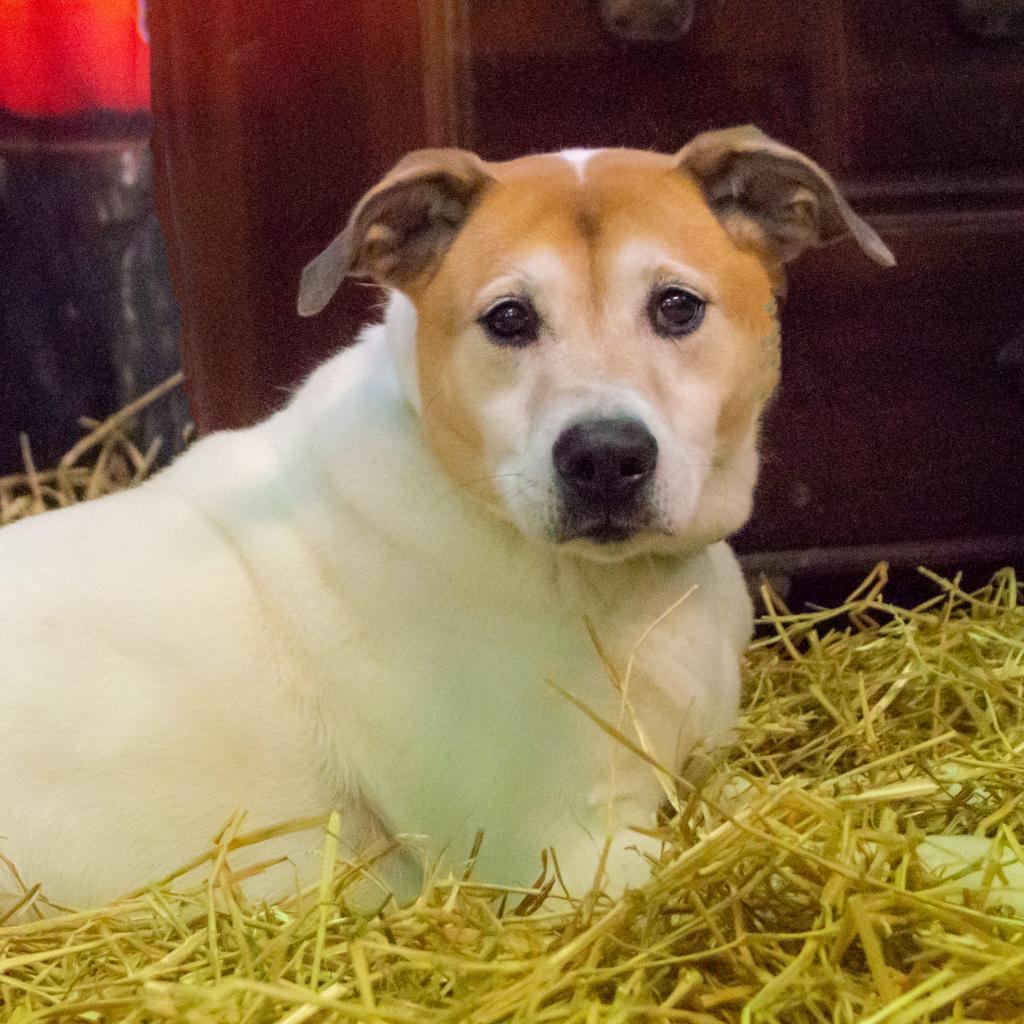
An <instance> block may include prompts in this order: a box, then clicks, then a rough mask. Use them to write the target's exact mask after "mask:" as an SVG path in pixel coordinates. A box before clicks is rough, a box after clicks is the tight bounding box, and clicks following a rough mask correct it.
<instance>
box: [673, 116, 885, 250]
mask: <svg viewBox="0 0 1024 1024" xmlns="http://www.w3.org/2000/svg"><path fill="white" fill-rule="evenodd" d="M676 156H677V159H678V160H679V166H680V168H681V169H683V170H685V171H687V172H688V173H689V174H691V175H692V176H693V177H694V178H695V179H696V181H697V183H698V184H699V185H700V187H701V189H702V190H703V192H704V196H705V198H706V199H707V202H708V205H709V206H710V207H711V209H712V210H713V211H714V213H715V215H716V216H717V217H718V219H719V220H720V221H721V222H722V224H723V226H724V227H725V229H726V230H727V231H728V232H729V233H730V234H731V235H732V236H733V238H734V239H736V241H737V242H742V243H744V244H749V243H753V244H755V245H757V246H758V247H759V248H761V249H762V250H765V251H766V252H767V253H768V255H770V256H771V257H773V258H774V259H775V260H776V261H778V263H780V264H781V263H788V262H789V261H790V260H792V259H795V258H796V257H797V256H799V255H800V253H802V252H803V251H804V249H806V248H808V247H810V246H817V245H826V244H827V243H829V242H833V241H836V240H837V239H840V238H843V237H845V236H846V235H852V236H853V238H854V239H855V240H856V242H857V244H858V245H859V246H860V247H861V249H863V250H864V252H865V253H866V254H867V255H868V256H870V257H871V259H873V260H874V261H875V262H876V263H880V264H882V266H885V267H891V266H893V265H894V264H895V263H896V260H895V258H894V257H893V254H892V253H891V252H890V251H889V249H888V247H887V246H886V244H885V243H884V242H883V241H882V240H881V238H879V237H878V235H877V234H876V233H875V231H874V229H873V228H871V227H870V226H869V225H868V224H866V223H865V222H864V221H862V220H861V219H860V217H858V216H857V214H855V213H854V212H853V210H851V209H850V206H849V204H848V203H847V202H846V200H845V199H844V198H843V197H842V195H840V193H839V189H838V188H837V186H836V183H835V182H834V181H833V180H832V178H831V177H830V176H829V175H828V173H827V172H826V171H824V170H823V169H822V168H821V167H819V166H818V165H817V164H816V163H815V162H814V161H813V160H811V159H809V158H808V157H806V156H804V155H803V153H799V152H797V151H796V150H795V149H790V148H789V147H788V146H784V145H782V143H781V142H776V141H775V140H774V139H772V138H769V137H768V136H767V135H765V133H764V132H762V131H761V130H760V129H759V128H755V127H754V126H753V125H744V126H742V127H739V128H726V129H724V130H722V131H713V132H704V133H703V134H701V135H698V136H697V137H696V138H694V139H693V140H692V141H690V142H689V143H687V145H685V146H684V147H683V148H682V149H681V150H680V151H679V152H678V153H677V154H676Z"/></svg>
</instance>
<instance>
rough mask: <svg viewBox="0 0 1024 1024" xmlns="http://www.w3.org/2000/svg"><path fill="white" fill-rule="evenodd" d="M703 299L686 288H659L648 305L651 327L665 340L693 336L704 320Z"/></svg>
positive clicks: (674, 286)
mask: <svg viewBox="0 0 1024 1024" xmlns="http://www.w3.org/2000/svg"><path fill="white" fill-rule="evenodd" d="M704 308H705V303H704V300H703V299H702V298H700V297H699V296H697V295H694V294H693V292H688V291H687V290H686V289H685V288H679V287H677V286H676V285H670V286H669V287H668V288H659V289H658V290H657V291H655V293H654V294H653V295H652V296H651V301H650V302H649V303H648V304H647V315H648V317H649V318H650V321H651V326H652V327H653V328H654V330H655V331H656V332H657V333H658V334H660V335H661V336H662V337H663V338H681V337H682V336H683V335H685V334H692V333H693V332H694V331H695V330H697V328H698V327H700V325H701V321H702V320H703V319H704Z"/></svg>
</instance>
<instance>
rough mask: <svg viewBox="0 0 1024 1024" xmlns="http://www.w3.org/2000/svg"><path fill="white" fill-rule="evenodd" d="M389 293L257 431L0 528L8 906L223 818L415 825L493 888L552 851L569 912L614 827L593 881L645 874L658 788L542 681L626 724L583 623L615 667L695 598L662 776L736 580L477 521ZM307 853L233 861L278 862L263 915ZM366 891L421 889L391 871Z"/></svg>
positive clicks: (728, 652)
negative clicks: (479, 835) (428, 410)
mask: <svg viewBox="0 0 1024 1024" xmlns="http://www.w3.org/2000/svg"><path fill="white" fill-rule="evenodd" d="M402 302H404V300H399V305H398V306H393V307H392V313H391V315H389V317H388V319H387V322H386V324H385V325H382V326H377V327H372V328H370V329H368V330H367V331H366V332H365V334H364V337H363V340H362V341H361V342H360V343H359V344H357V345H356V346H355V347H353V348H351V349H349V350H347V351H344V352H342V353H341V354H339V355H337V356H335V357H334V358H333V359H331V360H330V361H328V362H327V363H325V364H324V365H323V366H322V367H321V368H320V369H319V370H317V371H316V372H315V373H314V374H313V375H312V377H311V378H310V379H309V380H308V381H307V382H306V384H305V385H304V386H303V387H301V388H300V389H299V390H298V391H297V393H296V394H295V395H294V397H293V399H292V401H291V402H290V404H289V405H288V406H287V407H286V408H284V409H283V410H282V411H281V412H279V413H278V414H276V415H274V416H272V417H271V418H270V419H268V420H266V421H265V422H263V423H261V424H259V425H258V426H256V427H253V428H252V429H249V430H243V431H237V432H231V433H221V434H216V435H213V436H211V437H209V438H207V439H205V440H202V441H200V442H198V443H197V444H196V445H195V446H194V447H193V448H192V449H191V450H190V451H189V452H187V453H186V454H185V455H184V456H183V457H181V458H180V459H179V460H178V461H176V462H175V463H174V464H173V465H172V466H171V467H170V468H169V469H167V470H165V471H164V472H161V473H160V474H158V475H157V476H156V477H155V478H154V479H152V480H151V481H150V482H148V483H146V484H144V485H143V486H141V487H139V488H138V489H136V490H133V491H129V492H126V493H123V494H119V495H116V496H113V497H108V498H103V499H100V500H98V501H95V502H91V503H88V504H84V505H80V506H77V507H73V508H70V509H67V510H63V511H59V512H54V513H50V514H47V515H45V516H42V517H39V518H36V519H30V520H27V521H24V522H22V523H18V524H16V525H14V526H11V527H7V528H5V529H3V530H2V531H0V575H2V578H3V586H2V587H0V780H2V784H0V853H3V855H4V856H5V857H7V858H9V859H10V860H11V861H12V862H13V863H14V864H15V865H16V866H17V868H18V870H19V872H20V875H21V878H22V880H23V881H24V882H25V883H26V884H29V885H31V884H33V883H34V882H37V881H39V882H42V883H43V885H44V887H45V891H46V892H47V894H48V895H49V896H50V897H51V898H52V899H54V900H56V901H59V902H62V903H66V904H72V905H84V904H97V903H99V902H101V901H103V900H106V899H108V898H110V897H114V896H117V895H118V894H120V893H123V892H124V891H126V890H130V889H132V888H134V887H137V886H141V885H144V884H146V883H147V882H150V881H152V880H154V879H157V878H159V877H161V876H163V875H164V874H166V873H167V872H169V871H171V870H172V869H174V868H175V867H177V866H178V865H179V864H181V863H183V862H185V861H186V860H188V859H189V858H190V857H191V856H193V855H194V854H196V853H197V852H198V851H201V850H202V849H204V848H205V847H206V845H207V844H208V843H209V841H210V839H211V837H213V836H214V834H215V833H216V832H217V831H218V830H219V829H220V828H221V826H222V825H223V824H224V823H225V821H226V820H227V819H228V817H229V816H230V815H231V814H232V812H234V811H235V810H237V809H244V810H245V811H246V812H247V815H248V816H247V819H246V826H245V827H246V829H255V828H259V827H262V826H266V825H269V824H272V823H274V822H277V821H280V820H288V819H294V818H297V817H302V816H307V815H317V814H326V813H327V812H329V811H330V810H332V809H338V810H340V812H341V821H342V831H343V839H344V842H345V844H346V848H347V849H350V850H352V849H359V848H361V847H363V846H365V844H366V843H367V842H368V841H369V840H370V839H372V838H373V837H374V836H375V835H378V834H380V833H382V832H383V833H387V834H391V833H398V834H406V833H409V834H413V835H415V836H417V837H420V838H418V839H416V840H415V843H414V845H416V846H418V847H420V848H422V849H423V850H424V851H425V853H426V855H427V858H428V860H429V861H430V862H431V863H434V862H439V863H441V864H442V865H451V866H458V865H459V863H460V862H461V861H462V860H463V859H464V858H465V857H466V856H467V855H468V854H469V852H470V848H471V845H472V840H473V837H474V835H475V833H476V832H477V830H478V829H483V830H484V831H485V833H486V839H485V842H484V847H483V854H482V856H481V859H480V861H479V863H478V865H477V870H476V875H477V877H481V878H484V879H487V880H490V881H495V882H501V883H508V884H518V885H525V884H528V883H530V882H531V881H533V879H534V878H535V877H536V875H537V873H538V871H539V865H540V860H539V852H540V850H541V848H543V847H546V846H554V847H556V848H557V851H558V855H559V861H560V864H561V867H562V871H563V874H564V875H565V877H566V879H567V881H568V882H569V884H570V887H572V888H574V889H575V890H576V891H577V892H579V891H582V890H583V889H585V888H586V887H587V886H588V885H589V883H590V880H591V878H592V876H593V872H594V869H595V866H596V863H597V857H598V852H599V850H600V848H601V845H602V842H603V839H604V836H605V835H606V834H608V833H610V834H611V835H612V837H613V845H612V848H611V854H610V858H609V865H608V866H609V873H610V875H611V878H612V883H613V885H618V886H621V885H623V884H627V883H630V882H635V881H638V880H640V879H642V878H643V877H644V875H645V873H646V866H645V863H644V861H643V859H642V858H641V856H640V855H639V854H638V853H637V852H635V851H634V850H631V849H630V847H632V846H633V845H639V846H643V847H648V848H649V847H650V846H651V845H652V841H651V840H649V839H645V838H644V837H642V836H639V835H638V834H636V833H634V832H632V831H630V830H629V828H628V827H627V826H629V825H633V824H636V825H641V826H650V825H651V824H652V823H653V820H654V814H655V809H656V806H657V804H658V802H659V799H660V797H661V790H660V788H659V785H658V781H657V779H656V778H655V774H654V772H653V771H652V769H651V768H650V767H649V766H648V765H647V764H645V763H644V762H643V761H641V760H640V759H638V758H636V757H635V756H633V755H630V754H628V753H626V752H624V751H623V750H621V749H620V748H619V747H618V746H617V745H616V744H615V743H613V742H612V741H611V740H610V739H609V738H608V737H607V736H606V735H605V734H604V733H603V732H602V731H601V730H600V729H598V728H597V727H596V726H595V725H594V723H593V722H591V721H590V720H589V719H588V718H587V717H586V716H585V715H583V714H582V713H581V712H580V711H579V710H578V709H577V708H575V707H573V706H572V705H571V704H570V703H569V702H567V701H566V700H565V699H564V697H562V696H561V695H559V694H558V693H556V692H555V690H554V689H552V688H551V687H550V686H549V685H548V681H549V680H550V681H553V682H556V683H558V684H559V685H561V686H562V687H564V688H566V689H567V690H570V691H571V692H573V693H574V694H576V695H577V696H578V697H579V698H580V699H581V700H583V701H585V702H586V703H587V704H588V705H589V706H590V707H591V708H593V709H594V710H595V711H596V712H597V713H598V714H600V715H601V716H603V717H604V718H606V719H609V720H611V721H613V722H616V721H619V716H620V698H619V695H618V693H617V692H616V690H615V689H614V687H613V685H612V682H611V681H610V679H609V676H608V674H607V673H606V671H605V669H604V667H603V666H602V664H601V661H600V659H599V658H598V656H597V654H596V653H595V650H594V648H593V646H592V644H591V642H590V640H589V638H588V635H587V630H586V626H585V621H586V620H589V621H591V622H592V623H593V624H594V627H595V628H596V629H597V631H598V633H599V635H600V637H601V639H602V642H603V644H604V646H605V647H606V648H607V650H608V651H609V653H610V654H611V656H612V657H613V658H614V659H616V661H617V662H618V663H619V665H620V668H621V667H622V666H624V665H625V662H626V660H627V658H628V656H629V653H630V651H631V650H632V648H633V647H634V645H635V644H636V642H637V641H638V640H639V638H640V636H641V634H642V633H643V631H644V629H645V628H646V627H647V626H648V625H649V624H650V623H652V622H653V621H654V620H655V619H656V618H657V617H658V616H659V615H660V614H661V613H662V612H663V611H665V610H666V609H667V608H668V607H669V606H670V605H672V603H673V602H675V601H677V599H679V598H680V597H681V596H682V595H683V594H685V593H686V592H687V591H688V590H690V588H692V587H696V588H697V589H696V590H695V591H694V592H693V593H692V594H691V595H690V597H689V598H688V599H687V600H685V601H684V602H683V603H682V604H681V605H680V606H679V607H678V608H677V609H675V610H674V611H673V612H672V613H671V614H670V615H669V616H668V617H667V618H666V619H665V621H664V622H663V623H662V624H661V625H659V626H658V627H657V628H656V629H655V630H654V631H653V633H652V634H651V635H650V637H649V638H648V639H647V641H646V643H645V645H644V646H643V647H642V648H641V649H640V650H639V654H638V658H637V664H636V671H635V678H634V680H633V683H632V689H631V693H630V699H631V701H632V703H633V704H634V705H635V707H636V710H637V713H638V715H639V718H640V721H641V723H642V726H643V729H644V731H645V733H646V735H647V737H648V739H649V741H650V744H651V746H652V749H653V752H654V753H655V755H656V756H657V757H659V758H661V759H662V760H663V761H664V762H666V763H670V764H672V765H678V764H679V762H680V757H681V755H682V754H684V753H685V752H686V751H687V750H689V749H690V748H691V747H692V746H693V744H694V743H695V742H696V741H698V740H700V741H706V742H711V743H713V742H716V741H720V740H721V739H723V738H725V736H726V733H727V730H728V729H729V727H730V725H731V723H732V722H733V720H734V716H735V711H736V706H737V701H738V689H739V676H738V655H739V653H740V651H741V649H742V647H743V646H744V643H745V642H746V640H747V638H748V635H749V631H750V606H749V601H748V599H747V597H746V593H745V589H744V585H743V581H742V578H741V575H740V572H739V570H738V567H737V565H736V562H735V559H734V557H733V555H732V554H731V552H730V551H729V549H728V548H727V547H726V546H725V545H724V544H717V545H714V546H713V547H711V548H708V549H706V550H702V551H699V552H698V553H696V554H693V555H691V556H687V557H680V558H661V557H653V556H652V557H644V558H640V559H633V560H631V561H626V562H620V563H617V564H598V563H594V562H592V561H586V560H577V559H576V558H574V557H572V556H571V555H569V554H566V553H564V552H562V553H560V552H558V551H557V550H555V549H553V548H550V547H545V546H543V545H538V544H536V543H534V542H532V541H530V540H528V539H527V538H525V537H524V536H523V535H522V533H520V532H519V531H517V530H516V529H515V528H513V527H512V526H510V525H508V524H506V523H503V522H502V521H500V520H499V519H498V518H497V517H495V516H494V515H493V514H492V513H491V512H489V511H487V510H486V509H484V508H483V507H482V506H481V505H478V504H477V503H476V501H475V500H474V499H473V498H471V497H469V496H467V495H466V494H465V492H464V491H463V490H461V489H459V488H458V487H456V486H455V485H453V484H452V483H451V482H449V479H448V478H447V477H446V475H445V474H444V473H443V472H442V471H441V470H440V469H439V467H438V466H437V464H436V462H435V459H434V457H433V455H432V453H431V452H430V451H429V450H428V448H427V447H426V445H425V443H424V439H423V435H422V431H421V428H420V421H419V419H418V417H417V415H416V412H415V409H414V406H415V404H416V403H417V402H418V396H417V392H416V386H415V380H414V374H412V373H411V371H410V369H409V366H408V360H409V359H410V358H411V353H412V347H413V339H412V337H411V334H410V332H412V331H414V330H415V326H414V325H415V316H412V317H410V316H409V315H408V310H407V309H406V308H405V307H404V306H401V303H402ZM392 353H396V354H397V359H398V361H399V365H400V366H402V367H403V368H402V369H401V371H400V373H399V374H396V370H395V366H394V363H393V358H392ZM403 361H404V363H403ZM399 376H401V378H402V384H400V383H399ZM403 385H404V388H405V393H403ZM410 389H411V390H412V394H411V396H410V395H409V391H410ZM407 398H409V400H408V401H407ZM624 729H625V731H626V732H631V726H630V724H629V719H628V716H627V718H626V721H625V725H624ZM613 760H614V761H616V766H615V769H614V771H612V770H611V766H612V762H613ZM319 843H320V834H319V833H318V832H316V831H313V830H311V831H309V832H306V833H300V834H298V835H293V836H291V837H288V838H283V839H278V840H275V841H274V842H273V843H272V844H271V846H270V848H269V850H268V849H267V848H256V849H252V850H248V851H246V852H244V853H240V854H238V855H237V856H235V857H234V858H233V859H232V864H233V866H235V867H239V866H241V865H243V864H245V863H247V862H250V861H255V860H263V859H267V858H268V857H269V856H271V855H273V854H275V853H276V854H279V855H283V856H287V857H289V858H290V864H289V865H286V866H284V867H281V868H278V869H275V870H274V871H272V872H270V873H269V874H267V875H264V876H260V877H258V878H256V879H253V880H250V881H249V882H248V883H246V885H247V888H248V889H249V891H250V892H251V893H252V894H253V895H256V896H274V895H279V894H280V893H282V892H284V891H288V890H289V889H290V888H291V887H292V886H294V884H295V881H296V878H298V880H299V881H303V882H309V881H310V879H311V878H315V877H316V873H317V871H318V870H319V868H318V864H319ZM3 871H4V869H3V864H2V862H0V872H3ZM385 877H386V880H387V881H388V883H389V884H390V885H393V886H395V887H396V888H397V889H398V890H399V895H400V896H403V897H404V898H408V897H409V896H410V895H412V894H413V893H414V892H415V887H416V885H417V884H418V879H417V875H416V872H415V871H414V870H413V869H412V868H410V864H409V863H408V862H401V863H399V862H396V863H395V864H393V865H392V866H391V867H390V868H389V869H387V870H386V871H385ZM6 887H7V889H8V890H13V889H14V884H13V880H12V879H11V878H8V879H7V880H6ZM4 888H5V882H4V876H3V874H2V873H0V890H3V889H4Z"/></svg>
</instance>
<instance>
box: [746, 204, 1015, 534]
mask: <svg viewBox="0 0 1024 1024" xmlns="http://www.w3.org/2000/svg"><path fill="white" fill-rule="evenodd" d="M880 226H881V227H882V229H883V233H884V235H885V237H886V240H887V241H888V242H889V243H890V244H891V246H892V248H893V249H894V251H895V252H896V254H897V257H898V259H899V265H898V266H897V267H896V268H895V269H894V270H889V271H881V270H878V269H877V268H873V267H870V266H869V265H867V264H866V263H865V261H863V259H861V258H860V257H859V255H858V254H856V253H855V252H854V251H853V250H852V247H849V246H843V247H837V248H835V249H833V250H831V251H828V252H822V253H818V254H812V255H811V256H809V257H807V258H806V259H805V262H804V263H803V264H801V265H800V266H799V267H798V268H797V269H796V272H795V273H794V274H793V279H792V282H791V284H792V287H791V299H790V301H789V302H788V304H787V308H786V311H785V315H784V320H783V386H782V390H781V393H780V395H779V398H778V400H777V402H776V404H775V406H774V407H773V409H772V410H771V412H770V415H769V417H768V425H767V431H766V437H765V444H764V449H765V453H766V458H765V463H764V470H763V475H762V480H761V486H760V487H759V490H758V498H757V508H756V512H755V516H754V519H753V521H752V522H751V524H750V525H749V526H748V528H747V529H746V530H745V531H744V532H743V534H742V536H741V542H740V546H741V547H742V548H744V549H745V550H757V549H760V550H766V549H772V548H799V547H823V546H833V545H834V546H845V545H853V544H864V543H877V542H906V541H924V540H928V539H943V540H945V539H948V538H954V537H977V536H983V535H997V534H1004V535H1005V534H1021V533H1024V394H1022V393H1021V390H1020V382H1019V379H1018V378H1016V377H1015V375H1013V374H1010V373H1007V371H1006V369H1005V368H1003V367H1001V366H999V365H998V363H997V354H998V352H999V350H1000V348H1001V347H1002V346H1003V345H1005V344H1006V342H1007V341H1008V340H1009V339H1010V338H1011V337H1012V336H1013V335H1014V334H1016V333H1017V332H1018V331H1019V330H1020V329H1021V328H1022V327H1024V289H1022V287H1021V278H1022V274H1024V271H1022V268H1024V212H1020V213H976V214H972V215H970V216H960V217H957V216H953V215H922V216H917V217H912V216H908V217H903V218H895V217H893V218H886V219H884V220H882V221H881V225H880Z"/></svg>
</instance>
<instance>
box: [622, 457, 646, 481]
mask: <svg viewBox="0 0 1024 1024" xmlns="http://www.w3.org/2000/svg"><path fill="white" fill-rule="evenodd" d="M646 472H647V469H646V467H645V466H644V463H643V460H642V459H639V458H637V457H636V456H630V457H627V458H625V459H623V460H622V462H620V463H619V475H620V476H624V477H626V476H642V475H643V474H644V473H646Z"/></svg>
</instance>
